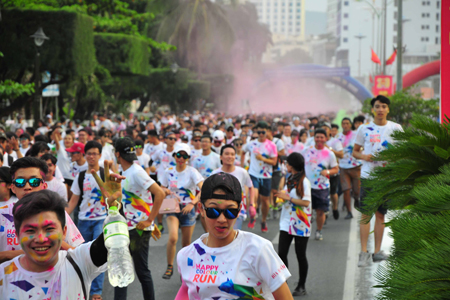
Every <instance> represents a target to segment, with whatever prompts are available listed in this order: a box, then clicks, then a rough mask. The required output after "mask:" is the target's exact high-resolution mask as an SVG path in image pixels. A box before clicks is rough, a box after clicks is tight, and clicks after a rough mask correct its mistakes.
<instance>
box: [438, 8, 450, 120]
mask: <svg viewBox="0 0 450 300" xmlns="http://www.w3.org/2000/svg"><path fill="white" fill-rule="evenodd" d="M449 38H450V1H441V98H440V104H441V105H440V120H441V122H442V120H444V115H446V116H447V117H449V118H450V85H449V84H448V83H449V82H450V40H449Z"/></svg>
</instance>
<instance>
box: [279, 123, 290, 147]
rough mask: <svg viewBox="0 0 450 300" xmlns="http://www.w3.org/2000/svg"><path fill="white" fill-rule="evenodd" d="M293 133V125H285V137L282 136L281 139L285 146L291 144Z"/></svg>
mask: <svg viewBox="0 0 450 300" xmlns="http://www.w3.org/2000/svg"><path fill="white" fill-rule="evenodd" d="M291 131H292V129H291V124H288V123H286V124H284V128H283V135H282V136H281V139H282V140H283V142H284V144H285V145H286V144H290V143H291Z"/></svg>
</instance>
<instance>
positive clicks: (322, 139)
mask: <svg viewBox="0 0 450 300" xmlns="http://www.w3.org/2000/svg"><path fill="white" fill-rule="evenodd" d="M314 142H315V143H316V148H317V149H322V148H323V147H324V145H325V143H326V142H327V137H326V136H325V135H324V134H323V133H317V134H316V135H315V136H314Z"/></svg>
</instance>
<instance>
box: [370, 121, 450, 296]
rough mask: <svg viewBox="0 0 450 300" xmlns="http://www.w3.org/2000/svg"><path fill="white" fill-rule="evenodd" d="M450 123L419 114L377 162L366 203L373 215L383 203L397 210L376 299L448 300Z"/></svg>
mask: <svg viewBox="0 0 450 300" xmlns="http://www.w3.org/2000/svg"><path fill="white" fill-rule="evenodd" d="M449 121H450V119H448V118H447V119H446V120H445V123H444V124H439V123H437V122H436V121H434V120H431V119H429V118H427V117H423V116H418V115H415V116H414V119H413V121H411V124H412V126H411V127H407V128H405V131H404V132H396V133H394V135H393V137H394V139H395V140H396V141H397V143H396V144H395V145H394V146H391V145H387V148H388V149H387V150H385V151H383V152H381V153H380V154H379V155H378V157H377V158H376V159H377V160H380V161H386V162H387V165H386V167H384V168H376V169H375V170H374V172H372V174H371V175H372V177H371V179H369V180H367V181H365V182H363V184H365V185H366V186H367V187H369V188H371V189H372V191H371V193H370V198H368V199H367V201H368V202H369V207H370V210H371V211H372V212H375V211H376V210H377V207H378V206H379V205H381V204H385V205H387V206H388V208H390V209H392V210H394V213H395V215H394V217H393V219H392V220H391V221H389V222H388V223H387V224H386V226H389V227H390V228H391V229H392V236H393V238H394V245H393V249H392V250H393V251H392V254H391V256H390V257H389V259H388V260H387V262H386V264H385V265H380V267H379V269H378V271H377V273H376V275H375V276H376V278H377V280H378V282H379V285H378V286H376V287H379V288H382V290H381V292H380V293H379V294H378V295H377V299H380V300H381V299H383V300H386V299H392V300H394V299H395V300H401V299H405V300H406V299H449V298H450V278H449V274H450V259H449V257H450V159H449V158H450V134H449V130H450V125H449ZM386 199H389V200H386Z"/></svg>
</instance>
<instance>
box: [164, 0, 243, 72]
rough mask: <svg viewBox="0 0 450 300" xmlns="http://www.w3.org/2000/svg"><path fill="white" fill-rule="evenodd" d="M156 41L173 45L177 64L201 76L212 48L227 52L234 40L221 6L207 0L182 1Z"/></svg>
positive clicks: (172, 12) (173, 11)
mask: <svg viewBox="0 0 450 300" xmlns="http://www.w3.org/2000/svg"><path fill="white" fill-rule="evenodd" d="M157 39H158V40H159V41H166V42H167V43H169V44H172V45H175V46H176V47H177V49H178V51H177V52H176V55H177V58H178V59H177V60H178V61H179V62H181V64H183V62H184V63H185V64H186V65H185V66H187V67H190V68H196V70H197V72H198V74H199V75H201V74H202V72H203V69H204V63H205V59H206V58H208V57H209V56H210V54H211V51H212V49H213V47H214V46H215V45H216V44H217V45H220V46H221V47H222V48H224V49H227V50H229V49H230V48H231V46H232V45H233V42H234V39H235V36H234V31H233V28H232V27H231V24H230V22H229V21H228V19H227V16H226V15H225V11H224V10H223V8H222V7H221V6H220V5H218V4H216V3H213V2H211V1H210V0H181V1H180V2H179V4H178V5H177V6H176V7H175V8H174V9H173V10H172V11H171V12H169V14H168V15H167V16H166V17H165V18H164V19H163V21H162V22H161V25H160V27H159V30H158V34H157Z"/></svg>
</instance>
